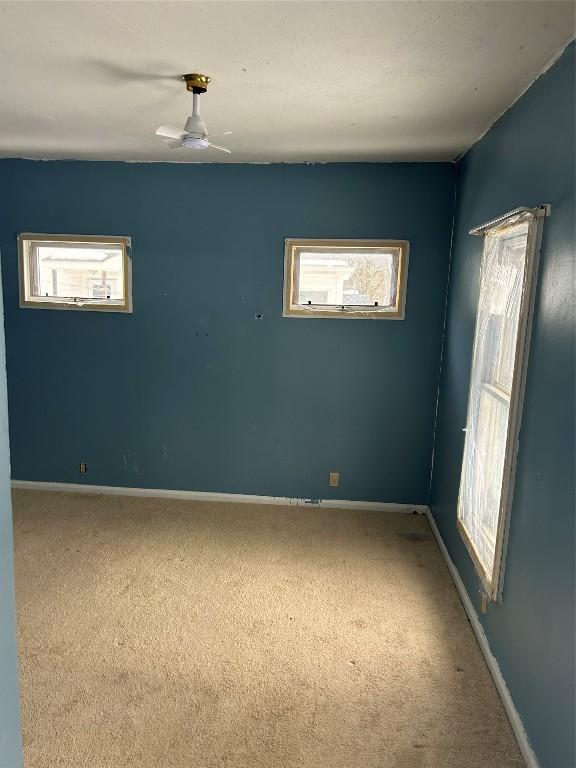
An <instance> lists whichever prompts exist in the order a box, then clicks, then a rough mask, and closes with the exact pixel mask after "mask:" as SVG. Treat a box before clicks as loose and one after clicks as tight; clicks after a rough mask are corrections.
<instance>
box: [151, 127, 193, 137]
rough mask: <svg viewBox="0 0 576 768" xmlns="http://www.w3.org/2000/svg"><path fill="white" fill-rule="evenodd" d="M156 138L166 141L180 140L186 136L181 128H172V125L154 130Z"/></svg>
mask: <svg viewBox="0 0 576 768" xmlns="http://www.w3.org/2000/svg"><path fill="white" fill-rule="evenodd" d="M156 136H164V138H166V139H182V138H183V137H184V136H186V131H183V130H182V128H174V126H173V125H161V126H160V128H156Z"/></svg>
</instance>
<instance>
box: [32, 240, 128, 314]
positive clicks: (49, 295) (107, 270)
mask: <svg viewBox="0 0 576 768" xmlns="http://www.w3.org/2000/svg"><path fill="white" fill-rule="evenodd" d="M127 244H128V241H127V239H118V240H117V241H112V240H110V241H108V240H107V239H106V240H104V239H103V240H102V241H97V240H95V239H92V238H90V239H89V238H85V239H82V238H79V237H74V236H70V238H67V239H65V238H63V237H60V238H59V239H50V237H48V236H35V235H30V236H21V238H20V247H21V275H20V279H21V293H22V294H23V295H22V299H23V301H22V303H23V305H24V306H30V305H33V306H44V307H46V306H54V305H56V306H58V305H64V306H66V308H68V307H70V306H74V305H77V306H78V308H106V307H108V308H111V309H117V310H122V309H126V308H127V307H128V305H129V274H128V272H129V268H128V266H129V265H128V261H127V258H126V246H127Z"/></svg>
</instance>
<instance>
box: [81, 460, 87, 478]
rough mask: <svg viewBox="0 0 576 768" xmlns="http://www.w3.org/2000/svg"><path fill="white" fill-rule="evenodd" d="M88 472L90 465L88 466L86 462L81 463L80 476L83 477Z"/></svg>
mask: <svg viewBox="0 0 576 768" xmlns="http://www.w3.org/2000/svg"><path fill="white" fill-rule="evenodd" d="M86 472H88V465H87V464H86V462H85V461H81V462H80V474H81V475H85V474H86Z"/></svg>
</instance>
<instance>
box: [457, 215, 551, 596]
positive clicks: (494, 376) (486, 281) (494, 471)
mask: <svg viewBox="0 0 576 768" xmlns="http://www.w3.org/2000/svg"><path fill="white" fill-rule="evenodd" d="M542 210H543V209H535V210H521V211H519V212H513V214H511V215H509V216H506V217H504V218H503V219H500V220H498V221H497V222H496V223H494V224H493V225H487V226H486V227H482V228H479V229H478V230H473V231H472V233H471V234H480V235H483V236H484V251H483V256H482V266H481V276H480V296H479V300H478V311H477V316H476V331H475V335H474V351H473V357H472V372H471V378H470V391H469V398H468V415H467V419H466V427H465V432H466V437H465V441H464V458H463V462H462V475H461V480H460V494H459V498H458V526H459V528H460V531H461V534H462V536H463V538H464V541H465V543H466V546H467V547H468V550H469V552H470V554H471V556H472V559H473V560H474V563H475V565H476V568H477V570H478V572H479V573H480V575H481V577H482V579H483V582H484V588H485V590H486V592H487V593H488V594H489V595H490V596H491V597H493V598H494V599H496V598H497V597H498V596H499V594H500V593H501V587H502V574H503V563H504V555H505V546H506V539H507V534H508V521H509V513H510V506H511V502H512V490H513V482H514V470H515V464H516V453H517V441H518V431H519V427H520V418H521V404H522V394H523V383H524V375H525V366H526V363H527V347H528V344H527V342H528V339H529V318H530V314H531V303H532V297H533V287H534V283H535V277H536V269H537V256H538V249H539V234H540V221H541V215H543V214H542Z"/></svg>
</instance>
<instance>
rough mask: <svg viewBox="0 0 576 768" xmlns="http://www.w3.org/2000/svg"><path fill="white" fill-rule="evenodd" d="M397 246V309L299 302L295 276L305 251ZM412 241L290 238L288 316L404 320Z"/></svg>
mask: <svg viewBox="0 0 576 768" xmlns="http://www.w3.org/2000/svg"><path fill="white" fill-rule="evenodd" d="M390 248H394V249H395V250H398V251H399V252H400V258H399V265H398V277H397V281H398V282H397V288H396V305H395V306H394V307H393V308H391V309H390V308H387V307H381V308H375V307H373V306H371V305H368V306H365V307H364V306H360V307H359V306H358V305H354V304H345V305H342V306H338V307H337V306H334V305H328V306H327V305H322V304H311V305H309V306H303V305H302V304H298V302H297V296H296V292H297V280H296V275H295V269H296V263H297V259H298V255H299V253H300V252H301V251H311V250H312V251H314V250H316V251H318V252H320V253H321V252H322V251H323V250H324V251H327V250H330V251H331V252H334V251H336V252H337V251H338V250H342V251H346V250H350V249H355V250H358V249H365V250H366V252H367V253H369V252H370V251H373V250H386V249H390ZM409 250H410V243H409V242H408V241H407V240H307V239H302V238H293V237H289V238H286V240H285V249H284V305H283V312H282V314H283V316H284V317H301V318H302V317H307V318H321V317H324V318H338V319H340V320H342V319H349V320H353V319H364V320H366V319H370V320H403V319H404V314H405V308H406V284H407V280H408V253H409Z"/></svg>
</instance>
